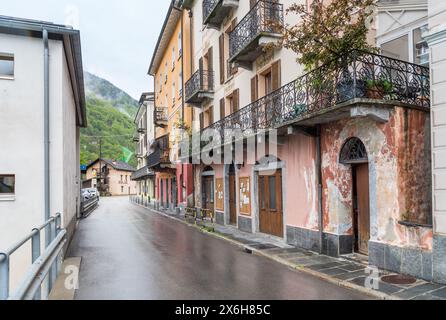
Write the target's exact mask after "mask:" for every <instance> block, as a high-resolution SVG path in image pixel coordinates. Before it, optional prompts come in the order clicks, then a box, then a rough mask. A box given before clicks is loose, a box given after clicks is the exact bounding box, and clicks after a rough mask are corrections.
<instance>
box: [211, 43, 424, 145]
mask: <svg viewBox="0 0 446 320" xmlns="http://www.w3.org/2000/svg"><path fill="white" fill-rule="evenodd" d="M332 65H336V66H339V67H336V68H330V67H329V66H328V65H324V66H322V67H320V68H318V69H315V70H313V71H311V72H309V73H307V74H305V75H304V76H302V77H300V78H298V79H296V80H294V81H292V82H290V83H288V84H286V85H285V86H283V87H281V88H279V89H278V90H276V91H274V92H272V93H271V94H269V95H266V96H264V97H263V98H261V99H259V100H257V101H255V102H253V103H251V104H249V105H248V106H246V107H244V108H242V109H240V110H239V111H237V112H235V113H233V114H231V115H229V116H228V117H226V118H224V119H222V120H220V121H218V122H216V123H214V124H213V125H211V126H209V127H208V128H206V129H204V130H208V129H213V130H216V131H217V132H218V133H219V134H220V138H221V141H220V142H218V141H217V143H216V145H219V144H220V143H221V142H223V143H226V142H228V143H229V141H230V140H229V138H230V137H232V133H233V132H232V130H233V129H239V130H241V132H243V134H244V136H245V137H246V136H249V135H255V134H257V133H258V132H262V131H265V130H269V129H278V132H279V134H280V133H281V132H286V131H287V130H286V128H287V127H289V126H295V127H301V128H305V129H310V132H313V131H314V130H313V131H311V128H312V127H314V126H315V125H318V124H323V123H328V122H331V121H337V120H340V119H345V118H352V117H364V116H368V117H372V118H374V119H375V120H377V121H381V122H385V121H388V120H389V110H388V108H389V107H394V106H400V107H405V108H413V109H419V110H424V111H426V112H429V110H430V78H429V69H428V68H426V67H423V66H420V65H415V64H412V63H408V62H404V61H401V60H396V59H392V58H389V57H385V56H381V55H377V54H372V53H367V52H363V51H357V50H353V51H351V52H350V54H349V55H347V56H344V57H340V58H339V59H338V61H334V64H332ZM231 139H232V138H231ZM214 146H215V145H214Z"/></svg>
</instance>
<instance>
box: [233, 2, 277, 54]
mask: <svg viewBox="0 0 446 320" xmlns="http://www.w3.org/2000/svg"><path fill="white" fill-rule="evenodd" d="M283 24H284V16H283V4H281V3H277V2H271V1H266V0H259V1H258V2H257V4H256V5H255V6H254V7H253V8H252V9H251V10H250V11H249V12H248V14H247V15H246V16H245V17H244V18H243V19H242V20H241V21H240V23H239V24H237V26H236V27H235V28H234V30H233V31H232V32H231V33H230V34H229V56H230V57H231V60H232V59H233V58H234V57H235V56H237V55H238V54H239V53H240V52H241V51H242V50H243V49H245V47H246V46H248V45H249V44H250V43H251V42H252V41H253V40H254V39H256V38H257V37H258V36H259V35H261V34H263V33H270V34H271V33H280V29H281V28H280V26H283Z"/></svg>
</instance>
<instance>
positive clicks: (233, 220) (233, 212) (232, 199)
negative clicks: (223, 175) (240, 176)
mask: <svg viewBox="0 0 446 320" xmlns="http://www.w3.org/2000/svg"><path fill="white" fill-rule="evenodd" d="M235 190H236V185H235V175H230V176H229V223H230V224H232V225H236V224H237V199H236V191H235Z"/></svg>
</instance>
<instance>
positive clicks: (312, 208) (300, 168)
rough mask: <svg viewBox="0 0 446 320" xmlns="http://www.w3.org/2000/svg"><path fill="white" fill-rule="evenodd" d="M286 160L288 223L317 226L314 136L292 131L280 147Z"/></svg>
mask: <svg viewBox="0 0 446 320" xmlns="http://www.w3.org/2000/svg"><path fill="white" fill-rule="evenodd" d="M278 156H279V159H280V160H282V161H283V162H284V163H285V168H284V170H283V176H284V179H283V190H284V193H285V194H284V198H283V199H284V209H285V213H286V215H285V218H286V219H285V224H286V225H289V226H293V227H300V228H306V229H313V230H318V229H319V227H318V202H317V201H318V195H317V172H316V143H315V138H313V137H310V136H306V135H303V134H296V135H291V136H289V137H288V139H287V141H286V143H285V144H284V145H282V146H279V147H278Z"/></svg>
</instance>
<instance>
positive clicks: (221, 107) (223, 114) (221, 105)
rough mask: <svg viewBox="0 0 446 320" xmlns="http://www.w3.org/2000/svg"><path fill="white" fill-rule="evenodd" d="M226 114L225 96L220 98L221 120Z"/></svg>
mask: <svg viewBox="0 0 446 320" xmlns="http://www.w3.org/2000/svg"><path fill="white" fill-rule="evenodd" d="M225 116H226V111H225V98H222V99H220V120H221V119H223V118H224V117H225Z"/></svg>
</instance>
